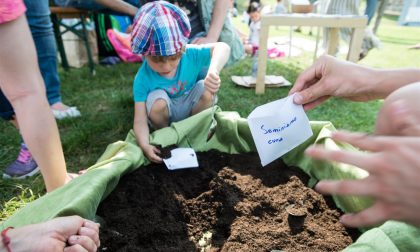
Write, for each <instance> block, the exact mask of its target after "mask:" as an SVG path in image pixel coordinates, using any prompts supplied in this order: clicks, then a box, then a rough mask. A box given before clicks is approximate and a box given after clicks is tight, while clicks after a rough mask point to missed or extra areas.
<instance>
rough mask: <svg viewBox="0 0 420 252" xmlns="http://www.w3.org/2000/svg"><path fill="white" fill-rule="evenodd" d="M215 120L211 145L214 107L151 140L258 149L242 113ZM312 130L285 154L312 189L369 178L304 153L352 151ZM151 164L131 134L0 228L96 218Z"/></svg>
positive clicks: (390, 225)
mask: <svg viewBox="0 0 420 252" xmlns="http://www.w3.org/2000/svg"><path fill="white" fill-rule="evenodd" d="M215 119H216V120H217V127H216V129H215V132H214V135H213V136H212V137H211V139H210V140H209V141H207V135H208V130H209V128H210V125H211V122H212V109H208V110H205V111H203V112H201V113H199V114H197V115H195V116H192V117H190V118H188V119H185V120H183V121H180V122H177V123H173V124H171V126H170V127H167V128H164V129H161V130H157V131H155V132H153V133H152V134H151V136H150V142H151V143H152V144H160V145H162V146H168V145H172V144H176V145H178V146H179V147H191V148H194V149H195V150H196V151H197V152H201V151H208V150H211V149H216V150H219V151H222V152H226V153H232V154H233V153H247V152H255V151H256V148H255V145H254V142H253V139H252V135H251V132H250V129H249V127H248V124H247V121H246V119H245V118H241V117H240V116H239V114H238V113H237V112H222V111H221V110H220V109H219V108H218V109H217V110H216V114H215ZM311 126H312V131H313V133H314V134H313V136H312V137H311V138H309V139H308V140H307V141H306V142H304V143H303V144H301V145H300V146H298V147H297V148H295V149H293V150H292V151H290V152H289V153H287V154H286V155H284V156H283V160H284V161H285V162H286V163H287V164H288V165H294V166H298V167H300V168H302V169H303V170H304V171H305V172H306V173H307V174H309V175H310V176H311V180H310V182H309V186H312V185H314V184H315V183H316V181H318V180H320V179H344V178H345V179H360V178H364V177H366V176H367V173H366V172H365V171H363V170H361V169H359V168H356V167H352V166H349V165H343V164H337V163H335V164H330V163H326V162H321V161H313V160H310V159H309V158H308V157H306V156H305V155H304V153H303V152H304V150H305V149H306V148H307V147H308V146H310V145H312V144H320V145H323V146H324V147H325V148H328V149H353V147H352V146H350V145H345V144H340V143H336V142H334V141H333V140H332V139H331V138H330V134H331V132H332V131H334V130H335V129H334V127H333V125H332V124H331V123H330V122H311ZM147 164H149V161H148V160H147V159H146V158H145V156H144V155H143V153H142V152H141V150H140V148H139V147H138V146H137V144H136V140H135V136H134V134H133V132H132V131H131V132H129V134H128V135H127V138H126V140H125V141H118V142H115V143H113V144H110V145H109V146H108V147H107V149H106V150H105V152H104V153H103V154H102V156H101V157H100V158H99V160H98V161H97V163H96V164H95V165H93V166H92V167H90V168H89V169H88V172H87V173H86V174H84V175H83V176H80V177H78V178H76V179H74V180H72V181H71V182H70V183H69V184H67V185H65V186H63V187H62V188H59V189H57V190H55V191H53V192H51V193H48V194H46V195H44V196H43V197H41V198H39V199H37V200H35V201H33V202H31V203H29V204H28V205H27V206H26V207H24V208H22V209H20V210H19V211H18V212H16V213H15V214H14V215H13V216H11V218H10V219H8V220H7V221H5V222H4V223H2V224H1V227H0V228H1V229H3V228H4V227H7V226H13V227H19V226H23V225H27V224H32V223H39V222H42V221H46V220H49V219H52V218H54V217H58V216H68V215H80V216H82V217H84V218H88V219H94V218H95V213H96V210H97V207H98V205H99V203H100V202H101V201H102V200H103V199H104V198H106V197H107V196H108V195H109V193H110V192H112V190H113V189H114V188H115V187H116V186H117V184H118V181H119V179H120V178H121V176H123V175H125V174H127V173H130V172H132V171H134V170H135V169H137V168H138V167H139V166H142V165H147ZM333 198H334V201H335V203H336V205H337V206H338V207H340V208H341V209H342V210H343V211H345V212H355V211H360V210H361V209H364V208H366V207H368V206H370V205H371V201H370V200H369V199H367V198H360V197H348V196H347V197H333ZM419 237H420V229H418V228H415V227H413V226H410V225H407V224H404V223H400V222H394V221H388V222H386V223H385V224H383V225H382V226H380V227H377V228H373V229H371V230H369V231H366V232H365V233H364V234H363V235H362V236H361V237H360V238H359V239H358V240H357V241H356V242H355V243H354V244H352V245H350V246H349V247H348V248H346V249H345V251H351V252H353V251H410V252H411V251H418V250H419V249H420V239H418V238H419Z"/></svg>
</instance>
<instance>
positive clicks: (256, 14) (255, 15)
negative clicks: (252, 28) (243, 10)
mask: <svg viewBox="0 0 420 252" xmlns="http://www.w3.org/2000/svg"><path fill="white" fill-rule="evenodd" d="M249 17H250V18H251V20H252V21H254V22H256V21H258V20H260V18H261V14H260V12H259V11H254V12H251V13H249Z"/></svg>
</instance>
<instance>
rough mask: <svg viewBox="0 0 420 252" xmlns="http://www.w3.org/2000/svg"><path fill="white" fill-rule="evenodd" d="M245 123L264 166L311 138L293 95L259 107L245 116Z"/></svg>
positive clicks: (301, 111) (305, 118)
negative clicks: (246, 117)
mask: <svg viewBox="0 0 420 252" xmlns="http://www.w3.org/2000/svg"><path fill="white" fill-rule="evenodd" d="M248 124H249V128H250V129H251V133H252V137H253V139H254V142H255V145H256V146H257V151H258V154H259V156H260V159H261V164H262V165H263V166H266V165H267V164H269V163H271V162H272V161H274V160H275V159H277V158H279V157H281V156H282V155H284V154H285V153H287V152H289V151H290V150H292V149H293V148H295V147H296V146H298V145H299V144H301V143H303V142H304V141H305V140H307V139H308V138H309V137H310V136H312V134H313V133H312V129H311V126H310V124H309V119H308V117H307V116H306V114H305V111H304V110H303V107H302V105H296V104H294V103H293V95H292V96H288V97H286V98H283V99H280V100H277V101H274V102H270V103H267V104H265V105H261V106H259V107H257V108H256V109H254V110H253V111H252V112H251V114H250V115H249V116H248Z"/></svg>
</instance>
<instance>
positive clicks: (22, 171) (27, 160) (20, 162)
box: [3, 143, 39, 179]
mask: <svg viewBox="0 0 420 252" xmlns="http://www.w3.org/2000/svg"><path fill="white" fill-rule="evenodd" d="M38 172H39V167H38V165H37V163H36V162H35V160H34V159H33V158H32V154H31V152H30V151H29V150H28V148H27V147H26V145H25V144H24V143H23V144H22V145H21V147H20V152H19V156H18V158H17V159H16V161H15V162H13V163H11V164H10V165H9V166H8V167H7V168H6V170H5V171H4V173H3V178H4V179H24V178H27V177H31V176H33V175H35V174H37V173H38Z"/></svg>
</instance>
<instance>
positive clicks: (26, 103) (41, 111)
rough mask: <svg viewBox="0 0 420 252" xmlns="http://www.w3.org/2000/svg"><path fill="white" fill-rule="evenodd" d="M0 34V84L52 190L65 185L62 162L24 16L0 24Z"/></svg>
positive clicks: (64, 171) (54, 123)
mask: <svg viewBox="0 0 420 252" xmlns="http://www.w3.org/2000/svg"><path fill="white" fill-rule="evenodd" d="M0 34H2V36H0V44H1V47H0V58H1V59H2V60H1V61H0V79H1V80H2V81H1V82H0V87H1V90H2V91H3V92H4V94H5V96H6V97H7V98H8V100H9V101H10V103H11V104H12V106H13V108H14V110H15V113H16V119H17V122H18V124H19V127H20V131H21V134H22V136H23V139H24V140H25V143H26V144H27V145H28V147H29V149H30V150H31V152H32V154H33V156H34V158H35V160H36V161H37V162H38V165H39V166H40V168H41V173H42V176H43V178H44V181H45V185H46V188H47V191H52V190H54V189H55V188H57V187H60V186H62V185H64V184H65V181H66V175H67V173H66V165H65V161H64V155H63V150H62V147H61V142H60V137H59V134H58V129H57V124H56V122H55V120H54V117H53V115H52V113H51V110H50V107H49V104H48V101H47V99H46V97H45V86H44V83H43V79H42V76H41V74H40V73H39V67H38V64H37V61H36V52H35V47H34V43H33V39H32V37H31V35H30V32H29V28H28V25H27V21H26V18H25V17H24V16H21V17H20V18H18V19H17V20H14V21H11V22H8V23H5V24H2V25H0Z"/></svg>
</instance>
